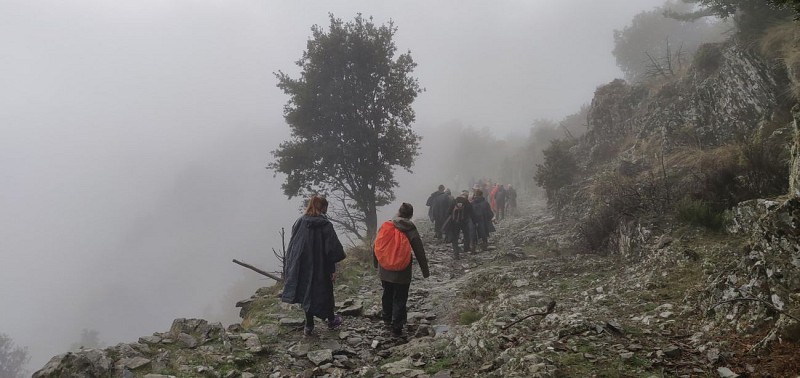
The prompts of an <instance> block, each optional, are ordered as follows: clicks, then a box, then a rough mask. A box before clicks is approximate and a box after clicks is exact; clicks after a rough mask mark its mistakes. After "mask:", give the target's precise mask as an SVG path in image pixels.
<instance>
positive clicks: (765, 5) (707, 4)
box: [667, 0, 798, 39]
mask: <svg viewBox="0 0 800 378" xmlns="http://www.w3.org/2000/svg"><path fill="white" fill-rule="evenodd" d="M684 2H686V3H694V4H698V5H699V9H697V10H695V11H692V12H683V13H682V12H667V15H668V16H670V17H673V18H676V19H679V20H683V21H690V20H696V19H699V18H702V17H708V16H714V17H719V18H723V19H727V18H732V19H733V21H734V22H735V23H736V28H737V29H738V32H739V36H740V37H743V38H745V39H751V38H754V37H757V36H759V35H760V34H761V32H763V31H764V30H765V29H767V28H769V27H770V26H772V25H773V24H774V23H775V22H777V21H780V20H785V19H788V18H790V16H791V15H792V13H793V12H792V11H791V10H790V9H787V8H788V6H789V5H791V6H792V7H793V9H798V7H797V6H796V4H797V0H684Z"/></svg>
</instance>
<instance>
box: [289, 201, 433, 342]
mask: <svg viewBox="0 0 800 378" xmlns="http://www.w3.org/2000/svg"><path fill="white" fill-rule="evenodd" d="M327 212H328V201H327V200H326V199H325V198H324V197H321V196H316V195H315V196H313V197H311V198H310V199H309V200H308V205H307V207H306V210H305V214H304V215H303V216H301V217H300V218H299V219H298V220H297V221H296V222H295V223H294V225H293V226H292V235H291V238H290V239H289V245H288V247H287V249H286V255H285V256H284V267H283V278H284V287H283V292H282V293H281V300H282V301H283V302H286V303H297V304H300V305H301V307H302V308H303V311H304V312H305V317H306V320H305V325H304V327H303V334H304V335H305V336H306V337H313V336H315V335H316V333H315V331H314V318H315V317H317V318H320V319H323V320H325V321H326V323H327V326H328V328H329V329H336V328H338V327H339V326H340V325H341V324H342V317H341V316H340V315H336V314H334V309H335V302H334V297H333V284H334V282H335V281H336V263H338V262H340V261H342V260H344V258H345V252H344V248H343V247H342V244H341V243H340V242H339V238H338V236H337V235H336V232H335V230H334V229H333V224H332V223H331V221H330V220H329V219H328V217H327ZM413 216H414V208H413V207H412V206H411V204H408V203H403V204H402V205H401V206H400V209H399V210H398V211H397V214H396V215H395V216H394V217H393V218H392V219H391V220H389V221H386V222H384V223H383V224H382V225H381V228H380V229H379V230H378V233H377V236H376V237H375V241H374V248H373V249H374V252H373V261H374V265H375V267H376V268H377V270H378V277H379V278H380V280H381V286H382V287H383V296H382V298H381V302H382V319H383V322H384V325H385V326H386V328H388V329H391V332H392V334H394V335H395V336H401V335H402V334H403V328H404V326H405V324H406V321H407V319H406V318H407V314H408V310H407V306H406V304H407V302H408V292H409V289H410V286H411V269H412V267H411V265H412V261H413V259H412V257H411V254H412V253H413V254H414V257H415V258H416V260H417V262H418V264H419V266H420V269H421V270H422V276H423V277H425V278H427V277H428V276H429V275H430V272H429V270H428V259H427V258H426V256H425V248H424V246H423V244H422V238H420V235H419V232H418V231H417V227H416V226H415V225H414V223H413V222H412V221H411V218H412V217H413Z"/></svg>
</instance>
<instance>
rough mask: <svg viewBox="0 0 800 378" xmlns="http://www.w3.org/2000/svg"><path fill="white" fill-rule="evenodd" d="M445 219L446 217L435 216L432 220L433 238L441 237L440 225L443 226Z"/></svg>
mask: <svg viewBox="0 0 800 378" xmlns="http://www.w3.org/2000/svg"><path fill="white" fill-rule="evenodd" d="M445 220H447V219H446V218H445V219H442V218H436V219H435V220H434V221H433V228H434V230H433V237H434V238H435V239H441V238H442V226H444V221H445Z"/></svg>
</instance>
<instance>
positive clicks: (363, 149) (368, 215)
mask: <svg viewBox="0 0 800 378" xmlns="http://www.w3.org/2000/svg"><path fill="white" fill-rule="evenodd" d="M311 30H312V37H311V39H309V41H308V44H307V50H306V51H305V52H304V53H303V56H302V58H300V60H298V61H297V65H298V66H299V67H300V68H301V74H300V77H299V78H298V79H293V78H291V77H289V76H288V75H287V74H285V73H283V72H280V71H279V72H278V73H277V74H276V77H277V79H278V87H279V88H280V89H282V90H283V91H284V92H285V93H286V94H287V95H289V97H290V99H289V102H288V103H287V104H286V106H285V107H284V118H285V119H286V122H287V123H288V124H289V127H290V128H291V129H292V138H291V139H290V140H288V141H285V142H283V143H281V144H280V146H279V148H278V149H277V150H275V151H273V155H274V156H275V161H274V162H273V163H271V164H270V165H269V168H270V169H272V170H274V171H275V172H276V173H282V174H285V175H286V176H287V177H286V181H285V182H284V183H283V185H282V188H283V192H284V194H286V195H287V196H288V197H289V198H292V197H295V196H302V195H308V194H311V193H323V194H331V193H339V194H340V195H341V198H342V199H343V201H342V202H347V200H350V201H351V202H347V203H341V204H340V206H339V210H342V207H344V206H352V207H353V208H354V209H355V210H356V211H357V212H360V213H361V214H362V215H361V216H360V217H358V218H357V220H358V221H359V222H361V223H364V224H365V225H366V229H367V236H372V235H374V233H375V230H376V229H377V215H376V211H377V207H379V206H383V205H386V204H388V203H390V202H391V201H392V200H394V187H396V186H397V182H396V181H395V179H394V170H395V167H402V168H404V169H406V170H409V171H410V169H411V166H412V165H413V163H414V159H415V157H416V156H417V155H418V145H419V141H420V137H419V136H417V134H415V133H414V131H413V130H412V129H411V126H410V125H411V123H412V122H413V121H414V118H415V113H414V110H413V109H412V108H411V104H412V103H413V101H414V100H415V99H416V97H417V95H418V94H419V93H420V92H421V91H422V89H421V88H420V86H419V83H418V81H417V79H416V78H414V77H412V76H411V73H412V71H413V70H414V68H415V67H416V63H414V61H413V60H412V58H411V54H410V53H404V54H400V55H398V56H397V57H395V52H396V50H397V48H396V47H395V44H394V40H393V38H394V34H395V32H396V31H397V28H396V27H395V26H394V24H393V23H392V22H389V23H388V25H381V26H376V25H375V24H373V23H372V19H371V18H370V19H365V18H364V17H362V16H361V15H360V14H359V15H358V16H356V18H355V19H354V20H353V21H351V22H347V23H345V22H343V21H342V20H341V19H337V18H335V17H334V16H333V15H330V26H329V30H328V31H327V32H325V31H324V30H323V29H322V27H320V26H317V25H315V26H314V27H312V28H311ZM332 205H333V204H332ZM332 207H333V208H334V209H336V205H333V206H332ZM336 215H344V216H351V215H352V214H351V213H349V212H345V213H338V214H336ZM332 220H333V221H337V220H338V217H333V219H332ZM340 225H341V226H343V227H345V228H346V229H348V230H349V231H352V232H354V233H357V234H359V230H358V229H357V228H355V227H354V226H353V222H343V223H340ZM359 236H362V235H360V234H359Z"/></svg>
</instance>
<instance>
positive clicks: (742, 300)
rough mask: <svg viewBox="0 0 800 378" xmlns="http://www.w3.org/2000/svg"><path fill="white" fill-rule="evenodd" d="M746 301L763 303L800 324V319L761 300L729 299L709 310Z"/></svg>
mask: <svg viewBox="0 0 800 378" xmlns="http://www.w3.org/2000/svg"><path fill="white" fill-rule="evenodd" d="M744 301H750V302H761V303H763V304H765V305H767V306H769V308H771V309H773V310H775V311H777V312H779V313H781V314H783V315H785V316H787V317H790V318H792V319H794V320H795V321H796V322H798V323H800V319H798V318H796V317H794V316H791V315H789V314H787V313H786V312H785V311H783V310H781V309H779V308H777V307H775V305H774V304H772V303H770V302H767V301H765V300H763V299H761V298H733V299H728V300H727V301H722V302H717V303H715V304H714V305H713V306H711V308H710V309H709V310H713V309H714V307H717V306H719V305H721V304H725V303H731V302H744Z"/></svg>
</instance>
